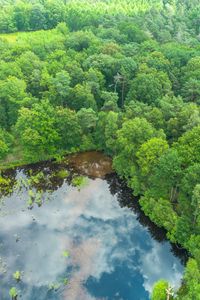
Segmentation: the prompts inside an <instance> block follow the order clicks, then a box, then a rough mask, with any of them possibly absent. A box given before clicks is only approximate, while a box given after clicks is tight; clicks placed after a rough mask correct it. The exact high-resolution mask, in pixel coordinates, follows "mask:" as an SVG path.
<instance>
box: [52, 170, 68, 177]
mask: <svg viewBox="0 0 200 300" xmlns="http://www.w3.org/2000/svg"><path fill="white" fill-rule="evenodd" d="M55 175H56V176H57V177H59V178H61V179H64V178H66V177H68V176H69V171H67V170H66V169H62V170H60V171H58V172H57V173H56V174H55Z"/></svg>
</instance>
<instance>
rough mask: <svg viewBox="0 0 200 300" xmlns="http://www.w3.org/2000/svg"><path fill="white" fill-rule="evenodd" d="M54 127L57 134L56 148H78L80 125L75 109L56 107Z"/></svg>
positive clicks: (68, 149)
mask: <svg viewBox="0 0 200 300" xmlns="http://www.w3.org/2000/svg"><path fill="white" fill-rule="evenodd" d="M55 129H56V132H57V133H58V135H59V140H58V145H57V149H58V150H67V151H69V152H70V151H72V150H74V149H76V150H78V149H79V146H80V144H81V135H82V131H81V127H80V124H79V120H78V116H77V114H76V113H75V111H72V110H70V109H68V108H62V107H58V108H57V109H56V114H55Z"/></svg>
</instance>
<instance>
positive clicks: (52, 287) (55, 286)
mask: <svg viewBox="0 0 200 300" xmlns="http://www.w3.org/2000/svg"><path fill="white" fill-rule="evenodd" d="M60 287H61V283H59V282H55V283H51V284H49V287H48V289H49V290H54V291H57V290H58V289H59V288H60Z"/></svg>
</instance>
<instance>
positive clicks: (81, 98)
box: [67, 83, 97, 111]
mask: <svg viewBox="0 0 200 300" xmlns="http://www.w3.org/2000/svg"><path fill="white" fill-rule="evenodd" d="M67 104H68V106H69V107H70V108H72V109H75V110H77V111H78V110H79V109H81V108H92V109H93V110H96V108H97V106H96V102H95V99H94V96H93V94H92V92H91V87H90V86H89V85H88V84H87V83H86V84H84V85H81V84H77V85H76V86H75V87H74V88H73V89H72V94H71V96H70V99H68V101H67Z"/></svg>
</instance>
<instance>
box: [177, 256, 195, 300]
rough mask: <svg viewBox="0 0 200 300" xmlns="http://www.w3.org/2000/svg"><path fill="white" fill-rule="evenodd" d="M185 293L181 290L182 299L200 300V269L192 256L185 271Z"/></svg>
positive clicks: (180, 296)
mask: <svg viewBox="0 0 200 300" xmlns="http://www.w3.org/2000/svg"><path fill="white" fill-rule="evenodd" d="M183 280H184V285H185V289H184V293H183V294H182V293H181V292H180V295H179V299H180V300H193V299H197V300H199V299H200V297H199V295H200V271H199V268H198V265H197V262H196V261H195V260H194V259H192V258H190V259H189V261H188V263H187V266H186V269H185V273H184V277H183Z"/></svg>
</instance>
